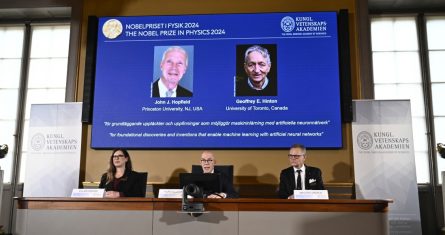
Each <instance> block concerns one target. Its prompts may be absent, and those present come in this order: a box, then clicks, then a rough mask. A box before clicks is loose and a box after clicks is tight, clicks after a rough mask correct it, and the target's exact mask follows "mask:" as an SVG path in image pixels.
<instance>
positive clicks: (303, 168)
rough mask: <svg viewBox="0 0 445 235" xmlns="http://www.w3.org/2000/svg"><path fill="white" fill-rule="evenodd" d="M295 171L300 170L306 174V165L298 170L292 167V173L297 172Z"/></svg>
mask: <svg viewBox="0 0 445 235" xmlns="http://www.w3.org/2000/svg"><path fill="white" fill-rule="evenodd" d="M297 170H301V172H306V165H304V164H303V166H302V167H301V168H300V169H298V168H296V167H294V172H297Z"/></svg>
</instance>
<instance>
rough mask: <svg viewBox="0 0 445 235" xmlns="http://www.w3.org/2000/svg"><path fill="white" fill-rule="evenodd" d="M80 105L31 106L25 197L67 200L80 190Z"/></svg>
mask: <svg viewBox="0 0 445 235" xmlns="http://www.w3.org/2000/svg"><path fill="white" fill-rule="evenodd" d="M81 115H82V104H81V103H64V104H34V105H32V106H31V117H30V121H29V138H28V139H29V142H28V143H29V144H28V157H27V161H26V172H25V184H24V191H23V196H24V197H69V196H70V195H71V192H72V190H73V188H78V187H79V171H80V146H81V135H82V122H81Z"/></svg>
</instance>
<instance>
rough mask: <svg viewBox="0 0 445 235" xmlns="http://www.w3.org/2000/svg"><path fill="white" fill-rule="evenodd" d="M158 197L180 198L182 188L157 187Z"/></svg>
mask: <svg viewBox="0 0 445 235" xmlns="http://www.w3.org/2000/svg"><path fill="white" fill-rule="evenodd" d="M158 198H182V189H159V193H158Z"/></svg>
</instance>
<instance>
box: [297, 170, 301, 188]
mask: <svg viewBox="0 0 445 235" xmlns="http://www.w3.org/2000/svg"><path fill="white" fill-rule="evenodd" d="M297 173H298V176H297V190H301V170H297Z"/></svg>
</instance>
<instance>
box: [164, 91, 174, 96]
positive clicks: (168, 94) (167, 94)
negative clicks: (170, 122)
mask: <svg viewBox="0 0 445 235" xmlns="http://www.w3.org/2000/svg"><path fill="white" fill-rule="evenodd" d="M172 95H173V90H168V91H166V92H165V96H167V97H172Z"/></svg>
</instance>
